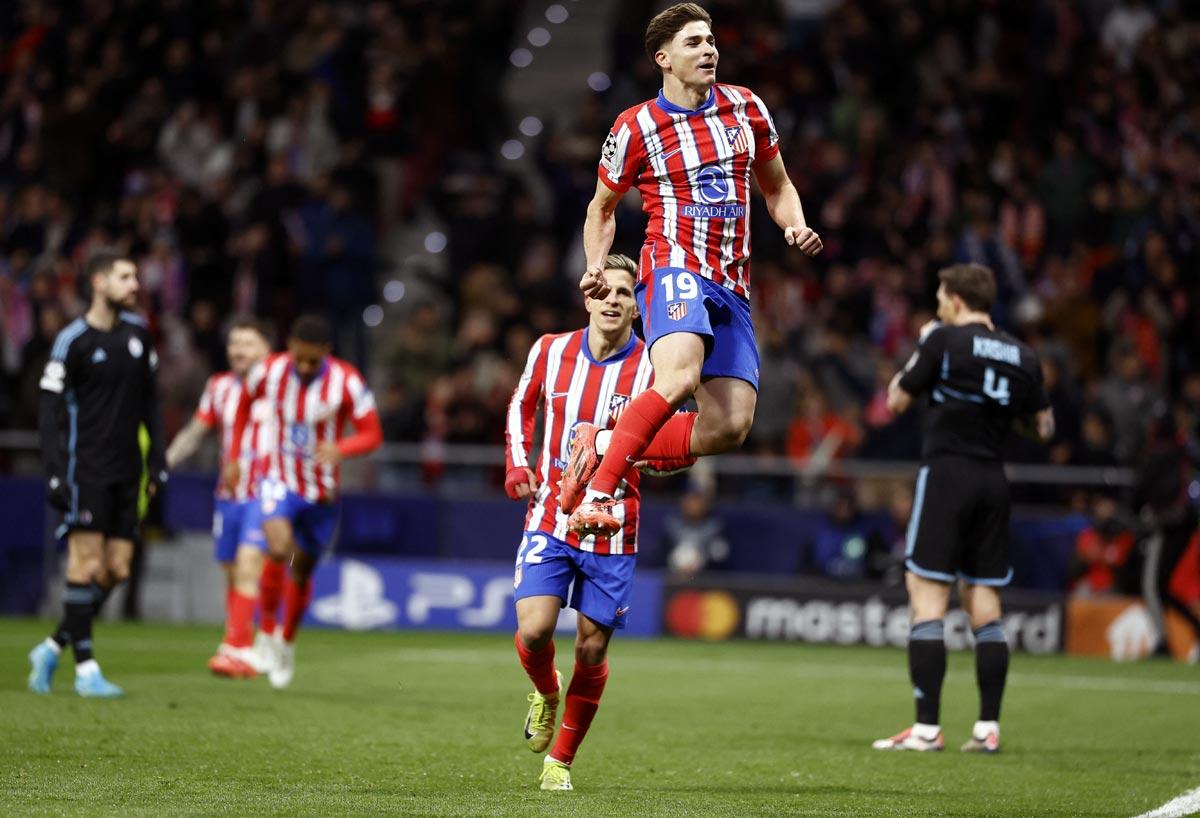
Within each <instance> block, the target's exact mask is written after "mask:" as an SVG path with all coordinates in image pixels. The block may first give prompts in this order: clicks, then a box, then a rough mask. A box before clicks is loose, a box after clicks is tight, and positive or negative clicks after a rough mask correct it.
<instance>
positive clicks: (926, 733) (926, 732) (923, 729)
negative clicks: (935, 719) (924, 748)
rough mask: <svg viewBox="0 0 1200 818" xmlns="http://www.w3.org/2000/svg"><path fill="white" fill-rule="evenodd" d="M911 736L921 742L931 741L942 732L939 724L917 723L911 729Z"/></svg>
mask: <svg viewBox="0 0 1200 818" xmlns="http://www.w3.org/2000/svg"><path fill="white" fill-rule="evenodd" d="M912 731H913V735H914V736H916V737H917V738H919V739H921V740H922V741H933V740H934V739H936V738H937V737H938V733H940V732H942V727H941V725H939V724H921V723H920V722H917V723H916V724H914V725H913V727H912Z"/></svg>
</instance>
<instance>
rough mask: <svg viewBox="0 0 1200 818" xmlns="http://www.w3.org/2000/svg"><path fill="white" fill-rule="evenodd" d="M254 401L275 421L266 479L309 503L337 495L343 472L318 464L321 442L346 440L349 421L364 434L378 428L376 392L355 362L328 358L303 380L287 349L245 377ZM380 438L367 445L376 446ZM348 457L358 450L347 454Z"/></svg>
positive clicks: (330, 499)
mask: <svg viewBox="0 0 1200 818" xmlns="http://www.w3.org/2000/svg"><path fill="white" fill-rule="evenodd" d="M245 392H246V394H247V395H248V396H249V399H250V400H258V399H262V400H264V401H265V403H266V406H267V412H266V415H267V417H269V418H270V419H271V429H272V435H271V437H272V438H273V440H272V445H270V446H269V452H268V454H267V457H266V465H265V469H264V472H265V473H264V474H263V477H264V478H265V479H269V480H278V481H281V482H282V483H283V484H284V485H286V486H287V488H288V490H289V491H291V492H293V493H295V494H298V495H299V496H301V497H303V498H304V499H305V500H307V501H309V502H310V503H328V502H332V501H333V500H335V499H336V498H337V495H338V489H339V485H340V482H339V481H340V470H339V469H338V468H337V467H336V466H329V465H321V464H319V463H317V461H316V458H315V455H316V452H317V446H318V445H320V444H321V443H324V442H326V441H331V442H334V443H337V442H339V441H342V439H343V431H344V427H345V425H346V423H347V421H349V422H351V423H353V424H354V427H355V429H356V430H358V432H359V434H360V435H362V434H363V432H364V430H365V429H367V428H368V427H373V428H374V429H378V427H379V418H378V413H377V411H376V409H375V396H374V395H372V394H371V390H370V389H369V388H368V387H367V384H366V381H364V380H363V377H362V375H360V374H359V372H358V370H357V369H355V368H354V367H353V366H352V365H351V364H349V363H347V362H345V361H342V360H339V359H337V358H334V357H332V356H329V357H327V358H326V359H325V363H324V364H322V366H321V371H320V372H319V373H318V374H317V376H316V377H315V378H313V379H312V380H311V381H309V382H308V383H305V382H304V381H303V380H301V378H300V376H299V375H298V374H296V368H295V366H293V364H292V356H291V355H289V354H288V353H286V352H282V353H277V354H274V355H270V356H268V357H267V359H266V360H265V361H263V362H262V363H260V364H258V365H256V366H255V367H254V368H253V369H251V370H250V373H249V374H248V375H247V376H246V383H245ZM375 445H378V440H377V439H376V440H375V441H374V444H373V445H369V446H368V447H367V448H368V450H369V449H370V448H374V446H375ZM344 453H345V454H347V455H349V456H353V454H357V453H359V452H353V453H351V452H344Z"/></svg>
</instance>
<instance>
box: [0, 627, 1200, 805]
mask: <svg viewBox="0 0 1200 818" xmlns="http://www.w3.org/2000/svg"><path fill="white" fill-rule="evenodd" d="M48 627H49V626H48V623H45V622H37V621H31V620H0V815H4V816H18V815H122V816H124V815H218V814H220V815H230V814H238V815H281V816H282V815H287V816H292V815H322V816H324V815H385V814H386V815H455V816H467V815H471V816H474V815H513V816H521V818H532V816H543V815H545V816H563V815H570V816H585V815H587V816H591V815H595V816H642V815H688V816H693V815H719V816H751V815H813V816H839V815H861V816H888V815H896V816H905V818H910V817H911V816H924V815H944V816H968V815H972V816H973V815H987V816H1029V815H1052V816H1076V815H1080V816H1093V815H1095V816H1132V815H1137V814H1139V813H1141V812H1144V811H1146V810H1149V809H1153V808H1154V807H1156V806H1158V805H1160V804H1162V803H1164V802H1165V801H1168V800H1170V799H1171V798H1173V797H1174V796H1176V795H1178V794H1179V793H1181V792H1183V791H1185V790H1189V789H1191V788H1193V787H1196V786H1197V785H1198V784H1200V673H1197V670H1196V668H1189V667H1181V666H1175V665H1170V664H1161V663H1156V664H1149V663H1143V664H1138V665H1124V666H1121V665H1112V664H1108V663H1105V662H1098V661H1088V660H1079V659H1068V658H1057V657H1055V658H1034V657H1029V656H1023V655H1018V656H1016V657H1014V660H1013V666H1012V673H1011V676H1010V682H1009V689H1008V694H1007V696H1006V700H1005V707H1004V720H1003V727H1004V748H1003V752H1002V753H1001V754H1000V755H999V756H995V757H979V756H964V755H962V754H960V753H959V752H957V747H958V745H959V744H960V743H961V742H962V741H963V740H964V739H965V738H966V733H967V731H968V730H969V728H970V725H971V722H972V721H973V719H974V717H975V707H976V698H975V688H974V683H973V678H974V677H973V665H972V662H971V657H970V655H968V654H954V655H952V656H951V657H950V673H949V677H948V679H947V684H946V690H945V693H944V695H943V702H944V712H943V726H944V728H945V729H946V737H947V747H948V751H947V752H944V753H940V754H920V755H918V754H908V753H881V752H877V751H874V750H871V749H870V742H871V740H872V739H875V738H878V737H880V736H884V735H887V734H890V733H891V732H894V731H896V730H898V729H900V728H902V727H904V726H905V725H906V724H907V723H908V721H909V720H910V719H911V718H912V713H911V706H910V701H909V692H908V684H907V681H906V671H905V669H904V655H903V653H901V652H899V651H895V650H886V649H871V648H866V649H857V648H840V647H811V646H798V645H781V644H756V643H726V644H700V643H686V642H675V641H638V640H633V639H628V640H621V639H620V638H619V637H618V638H617V639H616V640H615V642H614V644H613V647H612V650H611V655H610V662H611V668H612V670H611V675H610V677H609V683H608V690H607V691H606V693H605V697H604V700H603V702H602V704H601V707H600V712H599V714H598V715H597V718H596V721H595V723H594V724H593V727H592V731H591V734H590V735H589V736H588V739H587V741H586V742H585V743H584V745H583V748H582V750H581V751H580V754H579V757H578V758H577V759H576V763H575V769H574V773H573V777H574V782H575V787H576V790H575V792H572V793H543V792H540V791H538V790H537V789H536V786H537V785H536V778H537V775H538V773H539V771H540V769H541V758H540V756H537V755H534V754H533V753H530V752H529V751H528V750H527V749H526V748H525V747H524V744H523V742H522V740H521V724H522V720H523V719H524V715H525V707H526V704H525V695H526V693H527V692H528V684H527V682H526V680H525V677H524V675H523V673H522V672H521V670H520V668H519V666H518V665H517V661H516V657H515V655H514V652H513V649H512V645H511V642H510V640H509V638H508V637H507V636H505V635H503V634H497V635H495V636H478V635H461V634H437V633H341V632H332V631H313V630H310V631H306V632H303V633H302V634H301V638H300V641H299V643H298V648H297V672H296V680H295V682H294V683H293V685H292V687H291V689H289V690H287V691H284V692H278V691H274V690H272V689H270V687H269V686H268V685H267V683H266V682H265V681H263V680H255V681H252V682H236V681H228V680H223V679H216V678H213V677H212V676H210V675H209V674H208V672H207V671H206V669H205V666H204V663H205V660H206V659H207V658H208V656H209V653H210V651H211V649H212V648H213V647H214V646H215V643H216V641H217V638H218V631H217V630H216V629H214V628H201V627H166V626H158V625H111V624H100V625H99V626H98V628H97V640H96V641H97V656H98V658H99V659H100V660H101V662H102V664H103V666H104V669H105V673H106V675H107V676H108V677H109V678H110V679H112V680H113V681H115V682H117V683H118V684H121V685H123V686H124V687H125V689H126V693H127V696H126V698H125V699H123V700H120V701H91V700H88V701H85V700H82V699H79V698H78V697H77V696H75V694H74V692H73V689H72V686H71V684H72V681H73V674H74V670H73V662H72V661H71V659H69V658H65V659H64V662H63V664H62V665H61V666H60V668H59V673H58V676H57V678H56V680H55V691H54V694H53V695H51V696H47V697H41V696H35V695H33V694H32V693H29V692H28V691H27V690H26V689H25V677H26V673H27V669H28V663H27V661H26V658H25V655H26V653H27V652H28V650H29V648H30V647H31V646H32V645H33V644H34V643H35V642H36V641H37V640H38V639H40V638H41V637H43V636H44V635H45V633H46V632H47V630H48ZM570 657H571V651H570V647H569V643H568V642H563V641H562V640H560V646H559V658H560V661H559V664H560V667H561V668H562V669H563V670H564V671H566V672H568V674H569V671H570V667H571V658H570Z"/></svg>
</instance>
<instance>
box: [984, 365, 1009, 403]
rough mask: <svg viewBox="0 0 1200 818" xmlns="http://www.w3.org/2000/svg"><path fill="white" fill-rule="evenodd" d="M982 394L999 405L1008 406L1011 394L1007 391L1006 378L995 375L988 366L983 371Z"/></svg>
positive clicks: (994, 371)
mask: <svg viewBox="0 0 1200 818" xmlns="http://www.w3.org/2000/svg"><path fill="white" fill-rule="evenodd" d="M983 394H985V395H987V396H988V397H989V398H991V399H992V400H994V401H996V403H998V404H1000V405H1001V406H1008V402H1009V400H1010V399H1011V398H1012V394H1011V393H1010V392H1009V391H1008V378H1005V377H1004V376H1003V375H997V374H996V370H994V369H992V368H991V367H990V366H989V367H988V368H987V369H985V370H984V372H983Z"/></svg>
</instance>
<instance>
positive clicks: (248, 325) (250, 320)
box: [227, 315, 275, 346]
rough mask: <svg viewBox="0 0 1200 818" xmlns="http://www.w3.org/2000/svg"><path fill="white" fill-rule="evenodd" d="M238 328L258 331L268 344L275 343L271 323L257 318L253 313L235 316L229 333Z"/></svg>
mask: <svg viewBox="0 0 1200 818" xmlns="http://www.w3.org/2000/svg"><path fill="white" fill-rule="evenodd" d="M237 329H248V330H250V331H251V332H257V333H258V334H259V335H260V336H262V339H263V340H264V341H266V342H267V346H271V345H272V344H273V343H274V340H275V332H274V331H273V330H272V329H271V325H270V324H268V323H267V322H266V321H264V320H262V319H261V318H255V317H254V316H251V315H243V316H240V317H238V318H234V319H233V321H231V322H230V324H229V333H227V335H228V334H231V333H232V332H233V331H234V330H237Z"/></svg>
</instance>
